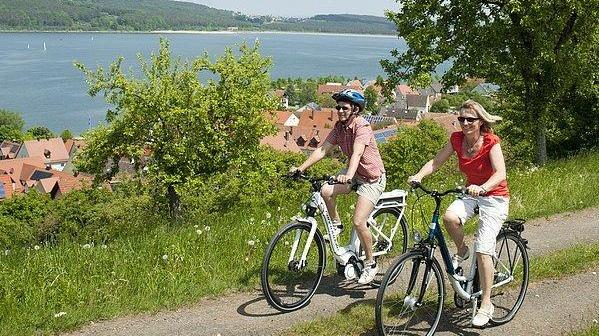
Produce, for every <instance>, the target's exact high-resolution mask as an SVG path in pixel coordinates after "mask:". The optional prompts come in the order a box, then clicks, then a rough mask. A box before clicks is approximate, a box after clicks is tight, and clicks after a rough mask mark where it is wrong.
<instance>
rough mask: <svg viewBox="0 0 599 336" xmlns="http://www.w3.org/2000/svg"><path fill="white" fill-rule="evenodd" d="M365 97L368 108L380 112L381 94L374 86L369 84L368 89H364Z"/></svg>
mask: <svg viewBox="0 0 599 336" xmlns="http://www.w3.org/2000/svg"><path fill="white" fill-rule="evenodd" d="M364 98H366V110H367V111H371V112H378V110H379V102H378V100H379V95H378V93H377V92H376V90H375V89H374V88H373V87H372V86H369V87H367V88H366V90H364Z"/></svg>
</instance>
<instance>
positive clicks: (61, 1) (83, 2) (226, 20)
mask: <svg viewBox="0 0 599 336" xmlns="http://www.w3.org/2000/svg"><path fill="white" fill-rule="evenodd" d="M228 27H237V28H238V29H239V30H281V31H305V32H331V33H364V34H395V26H394V25H393V24H392V23H390V22H389V21H387V20H386V19H385V18H383V17H376V16H365V15H317V16H314V17H312V18H309V19H281V18H274V17H270V16H260V17H250V16H246V15H243V14H240V13H235V12H232V11H227V10H220V9H215V8H210V7H207V6H204V5H200V4H195V3H188V2H179V1H170V0H0V29H1V30H30V31H35V30H72V31H86V30H105V31H152V30H223V29H226V28H228Z"/></svg>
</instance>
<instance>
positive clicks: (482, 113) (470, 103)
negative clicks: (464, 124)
mask: <svg viewBox="0 0 599 336" xmlns="http://www.w3.org/2000/svg"><path fill="white" fill-rule="evenodd" d="M461 111H471V112H474V113H476V115H477V116H478V117H479V118H480V119H482V121H483V123H482V125H481V126H480V130H481V132H486V133H493V129H492V128H491V126H492V125H493V124H496V123H498V122H500V121H501V120H502V118H501V117H500V116H496V115H492V114H490V113H489V112H487V110H485V108H484V107H483V106H482V105H481V104H479V103H477V102H475V101H474V100H472V99H468V100H466V101H465V102H464V103H463V104H462V106H460V112H461Z"/></svg>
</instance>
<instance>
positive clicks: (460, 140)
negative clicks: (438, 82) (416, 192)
mask: <svg viewBox="0 0 599 336" xmlns="http://www.w3.org/2000/svg"><path fill="white" fill-rule="evenodd" d="M458 121H459V123H460V126H461V128H462V131H461V132H454V133H453V134H451V137H450V142H449V143H447V144H446V145H445V147H443V149H441V150H440V151H439V152H438V153H437V155H436V156H435V158H434V159H432V160H430V161H429V162H427V163H426V164H425V165H424V166H423V167H422V168H421V169H420V171H419V172H418V173H417V174H415V175H414V176H411V177H410V178H409V181H410V182H412V181H413V182H420V181H421V180H422V179H423V178H424V177H426V176H428V175H430V174H432V173H433V172H434V171H436V170H437V169H438V168H439V167H440V166H441V165H442V164H443V163H444V162H445V161H447V159H449V157H450V156H451V155H452V154H453V152H455V153H456V155H457V158H458V163H459V168H460V171H461V172H462V173H463V174H464V175H466V179H467V194H468V195H467V196H465V197H463V198H461V199H457V200H455V201H454V202H453V203H452V204H451V205H450V206H449V207H448V208H447V211H446V212H445V215H444V216H443V223H444V225H445V228H446V229H447V232H448V233H449V234H450V236H451V238H452V239H453V241H454V243H455V244H456V246H457V249H458V251H457V252H458V253H457V254H455V255H454V256H453V264H454V265H453V266H454V268H456V267H457V266H458V265H459V264H460V263H461V262H462V261H463V260H464V259H466V258H468V255H469V251H468V246H466V244H465V243H464V232H463V230H462V225H464V223H465V222H466V221H467V220H468V219H469V218H471V217H472V216H474V215H475V214H476V212H477V211H478V212H479V213H480V215H479V219H478V229H477V232H476V238H475V241H474V246H475V252H476V258H477V262H478V265H479V272H480V273H479V279H480V284H481V288H482V291H483V292H482V301H481V306H480V309H479V310H478V312H477V314H476V315H475V316H474V318H473V319H472V324H473V325H474V326H484V325H485V324H487V323H488V322H489V319H490V318H491V317H492V315H493V311H494V307H493V304H492V303H491V286H492V285H493V275H494V271H495V270H494V266H493V259H492V257H493V255H494V254H495V241H496V237H497V234H498V233H499V230H500V229H501V225H502V224H503V222H504V220H505V219H506V217H507V214H508V208H509V191H508V187H507V181H506V172H505V161H504V159H503V152H502V151H501V146H500V144H499V142H500V140H499V138H498V137H497V136H496V135H495V134H493V130H492V129H491V125H492V124H494V123H496V122H499V121H501V117H498V116H494V115H491V114H489V113H487V111H485V109H484V108H483V107H482V106H481V105H480V104H479V103H477V102H475V101H473V100H467V101H466V102H464V103H463V104H462V106H461V107H460V110H459V117H458Z"/></svg>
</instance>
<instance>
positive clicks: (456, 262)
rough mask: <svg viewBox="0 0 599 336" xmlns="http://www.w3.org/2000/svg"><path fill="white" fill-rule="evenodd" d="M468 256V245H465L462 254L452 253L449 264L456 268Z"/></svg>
mask: <svg viewBox="0 0 599 336" xmlns="http://www.w3.org/2000/svg"><path fill="white" fill-rule="evenodd" d="M469 256H470V249H469V248H468V246H466V253H464V254H463V255H459V254H457V253H456V254H454V255H453V257H451V264H452V265H453V269H456V268H458V267H459V266H460V265H461V264H462V263H463V262H464V260H467V259H468V257H469Z"/></svg>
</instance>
